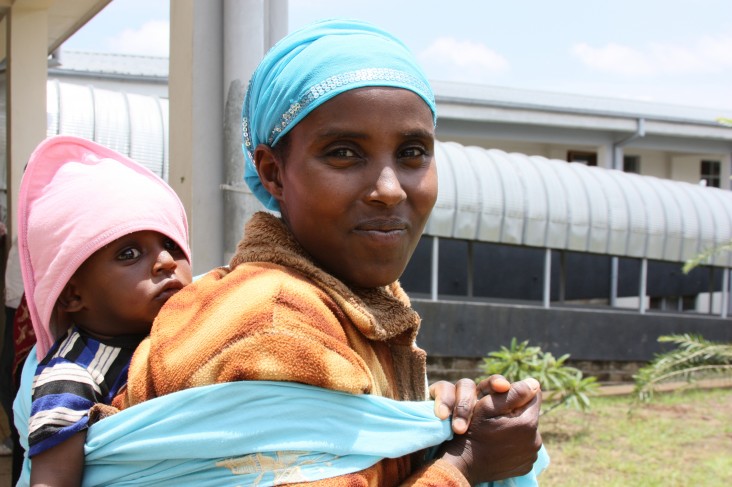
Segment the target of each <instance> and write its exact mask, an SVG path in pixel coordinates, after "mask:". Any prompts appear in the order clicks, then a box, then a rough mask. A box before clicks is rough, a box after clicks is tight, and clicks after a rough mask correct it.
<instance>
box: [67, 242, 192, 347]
mask: <svg viewBox="0 0 732 487" xmlns="http://www.w3.org/2000/svg"><path fill="white" fill-rule="evenodd" d="M72 279H73V280H74V282H75V284H76V289H77V292H78V294H79V297H80V298H81V300H82V303H83V306H84V309H83V310H82V313H80V314H79V315H78V316H82V317H83V319H84V321H85V323H78V324H79V325H82V326H83V327H84V328H85V329H87V331H89V332H90V333H92V334H97V335H101V336H117V335H127V334H146V333H149V332H150V328H151V326H152V322H153V320H154V319H155V317H156V316H157V314H158V312H159V311H160V308H162V306H163V304H165V302H166V301H167V300H168V299H169V298H170V297H171V296H173V295H174V294H175V293H177V292H178V291H180V290H181V289H182V288H183V287H184V286H187V285H188V284H190V283H191V280H192V276H191V265H190V263H189V262H188V260H187V259H186V256H185V254H184V253H183V251H182V250H181V249H180V247H178V245H177V244H176V243H175V242H174V241H173V240H171V239H170V238H168V237H166V236H165V235H162V234H161V233H158V232H154V231H141V232H135V233H130V234H128V235H125V236H124V237H121V238H118V239H117V240H115V241H113V242H112V243H110V244H109V245H107V246H105V247H104V248H102V249H100V250H98V251H97V252H95V253H94V254H93V255H92V256H91V257H89V258H88V259H87V260H86V261H85V262H84V263H83V264H82V265H81V267H80V268H79V270H78V271H77V272H76V274H74V277H73V278H72Z"/></svg>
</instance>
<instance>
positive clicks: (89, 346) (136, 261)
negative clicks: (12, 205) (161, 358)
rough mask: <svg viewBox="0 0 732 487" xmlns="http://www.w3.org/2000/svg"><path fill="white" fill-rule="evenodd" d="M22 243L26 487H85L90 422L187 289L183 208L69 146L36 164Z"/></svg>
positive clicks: (146, 179) (108, 159)
mask: <svg viewBox="0 0 732 487" xmlns="http://www.w3.org/2000/svg"><path fill="white" fill-rule="evenodd" d="M18 206H19V223H18V232H19V237H18V242H19V248H20V254H21V268H22V273H23V281H24V286H25V294H26V297H27V300H28V307H29V310H30V313H31V318H32V321H33V326H34V329H35V333H36V336H37V340H38V343H37V345H36V347H37V357H38V360H39V365H38V368H37V369H36V374H35V378H34V380H33V402H32V407H31V417H30V421H29V430H28V431H29V434H28V442H29V452H28V455H29V456H30V457H31V459H32V466H31V485H58V486H61V485H75V486H78V485H80V484H81V480H82V477H83V469H84V441H85V438H86V430H87V428H88V427H89V411H90V409H91V408H92V407H93V406H94V405H95V404H110V403H111V402H112V400H113V399H114V397H115V396H116V395H117V394H118V393H120V391H121V390H123V388H124V387H125V386H126V384H127V370H128V367H129V363H130V359H131V357H132V354H133V352H134V350H135V348H136V347H137V345H138V344H139V342H140V341H141V340H142V339H143V338H144V337H145V336H146V335H147V334H148V333H149V331H150V328H151V327H152V323H153V320H154V319H155V317H156V316H157V314H158V312H159V311H160V308H161V307H162V306H163V304H165V302H166V301H167V300H168V298H170V297H171V296H173V295H174V294H175V293H177V292H178V291H179V290H180V289H182V288H183V287H184V286H186V285H188V284H189V283H190V282H191V279H192V277H191V265H190V250H189V248H188V224H187V220H186V215H185V211H184V208H183V205H182V203H181V202H180V200H179V199H178V197H177V195H176V194H175V192H174V191H173V190H172V189H171V188H170V187H169V186H168V185H167V184H166V183H165V182H164V181H163V180H161V179H160V178H159V177H157V176H156V175H154V174H153V173H152V172H150V171H149V170H147V169H146V168H144V167H142V166H140V165H138V164H136V163H135V162H133V161H132V160H130V159H128V158H126V157H124V156H122V155H120V154H118V153H116V152H114V151H112V150H110V149H107V148H105V147H102V146H100V145H98V144H95V143H93V142H90V141H87V140H84V139H80V138H76V137H68V136H60V137H53V138H50V139H47V140H46V141H44V142H43V143H41V144H40V145H39V146H38V148H37V149H36V150H35V151H34V153H33V154H32V156H31V158H30V161H29V162H28V166H27V168H26V171H25V173H24V176H23V180H22V183H21V187H20V196H19V205H18Z"/></svg>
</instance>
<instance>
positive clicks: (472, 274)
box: [467, 240, 475, 298]
mask: <svg viewBox="0 0 732 487" xmlns="http://www.w3.org/2000/svg"><path fill="white" fill-rule="evenodd" d="M474 269H475V266H474V265H473V241H472V240H468V269H467V270H468V297H469V298H472V297H473V296H474V294H475V292H474V288H475V271H474Z"/></svg>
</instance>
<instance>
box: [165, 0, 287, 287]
mask: <svg viewBox="0 0 732 487" xmlns="http://www.w3.org/2000/svg"><path fill="white" fill-rule="evenodd" d="M286 32H287V1H286V0H271V1H267V0H171V2H170V74H169V85H168V86H169V94H170V138H169V144H170V177H169V182H170V184H171V186H172V187H173V188H174V189H175V190H176V192H178V194H179V195H180V197H181V199H182V200H183V204H184V205H185V207H186V211H187V212H188V217H189V223H190V227H191V247H192V251H193V271H194V273H196V274H197V273H202V272H206V271H208V270H209V269H211V268H212V267H215V266H218V265H221V264H225V263H226V262H227V261H228V257H229V255H230V253H231V251H232V250H233V248H231V247H232V246H231V244H230V240H234V241H235V240H236V239H238V236H239V235H241V227H242V225H243V219H244V218H243V217H239V215H240V214H242V212H241V211H239V208H241V207H243V206H244V203H243V202H242V198H244V197H245V196H249V197H251V194H246V191H244V190H243V189H242V188H241V187H240V184H239V183H240V182H241V180H242V178H243V177H244V173H243V158H242V156H241V100H242V98H243V92H244V90H245V89H246V84H247V82H248V80H249V77H250V76H251V73H252V72H253V70H254V68H255V67H256V66H257V64H258V63H259V61H260V60H261V59H262V56H263V55H264V53H265V51H266V50H267V49H269V47H270V46H271V45H272V43H274V42H275V41H276V40H278V39H279V38H280V37H282V36H283V35H284V34H285V33H286ZM232 90H233V91H234V93H232ZM232 189H233V191H232ZM240 190H241V191H240ZM229 193H233V194H234V195H233V196H231V195H230V194H229ZM230 200H231V201H230ZM225 202H226V203H225ZM257 209H260V208H257ZM244 213H246V212H244ZM231 214H234V216H231ZM240 220H241V221H240ZM227 232H233V235H234V236H228V235H227Z"/></svg>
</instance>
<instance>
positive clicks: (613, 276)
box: [610, 257, 619, 308]
mask: <svg viewBox="0 0 732 487" xmlns="http://www.w3.org/2000/svg"><path fill="white" fill-rule="evenodd" d="M618 262H619V261H618V258H617V257H611V258H610V306H612V307H613V308H614V307H615V306H617V305H618V273H619V270H618V268H619V267H618Z"/></svg>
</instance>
